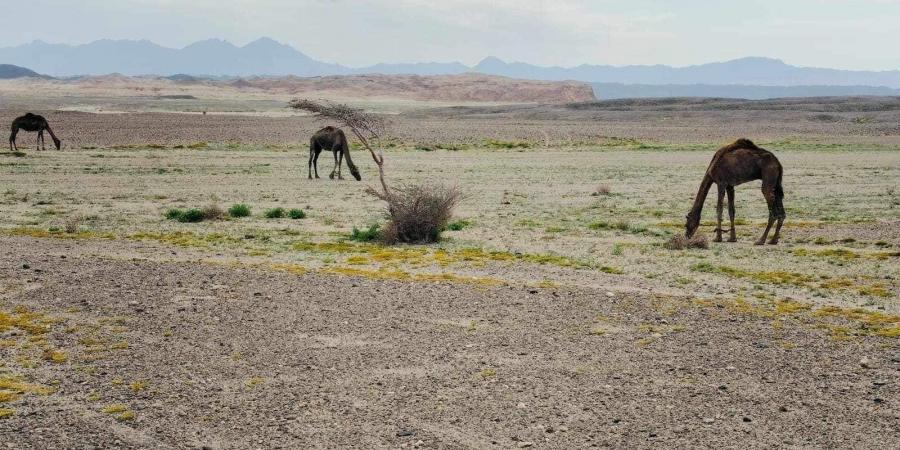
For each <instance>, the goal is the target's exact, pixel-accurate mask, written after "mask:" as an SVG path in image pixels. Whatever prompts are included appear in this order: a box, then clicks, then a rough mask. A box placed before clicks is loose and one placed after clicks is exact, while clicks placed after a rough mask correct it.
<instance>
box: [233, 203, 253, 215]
mask: <svg viewBox="0 0 900 450" xmlns="http://www.w3.org/2000/svg"><path fill="white" fill-rule="evenodd" d="M250 213H251V211H250V207H249V206H247V205H245V204H243V203H235V204H233V205H231V208H228V215H229V216H231V217H235V218H238V217H249V216H250Z"/></svg>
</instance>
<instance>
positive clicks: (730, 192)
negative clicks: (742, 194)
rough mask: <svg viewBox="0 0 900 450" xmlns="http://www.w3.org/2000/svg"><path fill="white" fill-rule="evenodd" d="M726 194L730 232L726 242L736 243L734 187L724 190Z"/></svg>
mask: <svg viewBox="0 0 900 450" xmlns="http://www.w3.org/2000/svg"><path fill="white" fill-rule="evenodd" d="M725 192H727V193H728V220H729V221H730V222H731V232H730V233H729V235H728V242H737V232H736V230H735V229H734V186H728V187H727V188H725Z"/></svg>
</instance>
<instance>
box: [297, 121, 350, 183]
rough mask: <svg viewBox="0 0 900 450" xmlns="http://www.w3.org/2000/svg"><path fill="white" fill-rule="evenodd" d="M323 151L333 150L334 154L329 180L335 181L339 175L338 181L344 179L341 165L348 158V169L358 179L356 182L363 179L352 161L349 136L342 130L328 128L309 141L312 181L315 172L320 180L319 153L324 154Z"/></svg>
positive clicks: (310, 175)
mask: <svg viewBox="0 0 900 450" xmlns="http://www.w3.org/2000/svg"><path fill="white" fill-rule="evenodd" d="M322 150H331V151H332V153H334V170H332V171H331V175H329V176H328V178H331V179H334V175H335V174H337V178H338V180H343V179H344V178H343V177H342V176H341V163H342V162H343V160H344V158H347V167H349V168H350V173H351V174H353V178H356V181H359V180H361V179H362V177H360V176H359V170H358V169H357V168H356V166H355V165H354V164H353V160H352V159H350V146H349V145H348V144H347V136H345V135H344V132H343V131H342V130H341V129H340V128H335V127H331V126H328V127H325V128H322V129H321V130H319V131H316V134H314V135H313V136H312V138H310V139H309V179H310V180H311V179H312V177H313V171H314V170H315V173H316V178H319V153H322Z"/></svg>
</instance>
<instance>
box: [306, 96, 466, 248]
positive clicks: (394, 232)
mask: <svg viewBox="0 0 900 450" xmlns="http://www.w3.org/2000/svg"><path fill="white" fill-rule="evenodd" d="M289 105H290V107H291V108H294V109H297V110H302V111H308V112H311V113H313V114H316V115H317V116H319V117H321V118H324V119H330V120H334V121H336V122H339V123H341V124H342V125H343V126H345V127H346V128H349V129H350V131H351V132H352V133H353V135H354V136H356V138H357V139H359V141H360V143H362V145H363V146H364V147H365V148H366V150H368V151H369V153H370V154H371V155H372V159H373V160H374V161H375V164H376V165H378V176H379V179H380V181H381V189H382V191H381V192H378V191H376V190H374V189H372V188H369V192H371V193H372V194H374V195H375V196H376V197H378V198H380V199H381V200H384V201H385V202H386V203H387V204H388V215H389V216H390V219H391V220H390V221H389V222H388V225H387V227H386V228H385V229H384V230H383V232H382V235H381V236H382V240H384V241H385V242H388V243H394V242H406V243H425V242H435V241H437V240H438V239H439V238H440V233H441V231H442V230H443V229H444V228H445V227H446V225H447V223H448V222H449V220H450V218H451V215H452V211H453V208H454V207H455V206H456V204H457V203H458V202H459V200H460V198H461V197H462V196H461V194H460V192H459V191H458V190H457V189H456V188H446V187H443V186H430V185H416V186H402V187H399V188H391V187H389V186H388V184H387V181H386V180H385V176H384V154H383V153H382V152H381V151H380V150H379V151H378V152H376V151H375V149H373V148H372V142H375V141H377V139H379V138H380V137H381V136H382V135H383V134H384V131H385V126H386V124H385V121H384V120H383V119H382V118H381V117H379V116H377V115H375V114H371V113H367V112H364V111H361V110H358V109H356V108H352V107H350V106H347V105H344V104H340V103H333V102H329V101H327V100H320V101H313V100H307V99H295V100H292V101H291V102H290V104H289Z"/></svg>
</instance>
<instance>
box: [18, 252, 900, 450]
mask: <svg viewBox="0 0 900 450" xmlns="http://www.w3.org/2000/svg"><path fill="white" fill-rule="evenodd" d="M117 245H118V244H117ZM3 248H4V250H3V251H2V253H0V277H2V278H0V283H2V284H3V286H4V289H3V306H2V308H3V310H4V311H3V312H4V313H11V312H12V310H13V309H14V308H16V307H25V308H27V309H28V310H29V311H32V312H35V313H45V314H48V315H50V316H52V317H53V318H54V319H55V320H54V321H53V322H52V324H50V325H48V328H49V331H48V332H47V333H45V334H43V335H42V336H43V339H44V341H45V343H46V345H47V346H48V348H53V349H55V350H58V351H61V352H64V354H65V355H66V360H65V361H63V362H56V363H55V362H52V361H39V362H38V363H37V364H36V367H34V368H33V369H27V370H24V371H25V372H26V373H27V375H26V378H27V380H28V381H29V382H32V383H35V384H40V385H45V384H46V385H47V386H52V388H53V392H52V393H49V394H47V395H39V394H23V399H22V400H21V401H19V402H17V404H16V405H15V406H16V413H15V414H14V415H12V416H11V417H8V418H6V419H4V420H2V421H0V440H2V441H5V442H6V443H7V444H12V446H13V447H14V448H59V447H81V446H84V445H89V446H96V447H107V448H108V447H124V448H171V447H176V448H198V447H203V446H206V447H210V448H254V447H255V448H297V447H306V448H337V447H340V448H378V447H393V448H397V447H420V448H435V447H437V448H511V447H512V448H515V447H527V446H533V447H534V448H579V447H620V448H621V447H631V448H650V447H698V446H701V447H714V446H715V447H720V446H732V445H738V446H750V447H807V448H812V447H818V448H821V447H848V446H852V447H854V448H891V447H896V446H897V445H900V440H898V438H897V436H898V429H897V423H898V420H900V417H898V409H897V405H896V404H895V403H896V401H897V398H898V390H897V389H898V384H897V370H898V365H900V354H898V353H897V350H896V347H892V346H886V345H885V343H886V342H885V341H883V340H880V339H865V340H859V341H854V342H850V343H841V342H835V341H832V340H829V339H828V338H827V337H826V336H824V334H823V331H822V330H819V329H816V328H814V327H811V326H808V325H807V324H805V323H804V320H803V319H802V318H801V317H796V316H792V315H789V316H785V317H783V318H780V319H776V321H777V322H779V324H780V325H779V326H778V327H773V320H772V319H771V318H767V317H759V316H755V315H754V314H736V313H734V311H731V310H730V309H729V308H728V307H727V306H719V307H717V306H704V305H697V304H695V303H692V299H690V298H679V297H667V296H635V295H630V294H627V293H619V292H615V291H609V292H606V291H604V290H591V289H568V288H558V289H543V290H528V289H523V288H516V287H496V288H485V287H466V286H456V285H448V284H435V283H408V282H392V281H383V280H382V281H376V280H368V279H365V278H352V277H351V278H345V277H338V276H325V275H312V274H309V275H300V276H298V275H293V274H279V273H272V272H267V271H260V270H253V269H244V268H229V267H223V266H220V265H215V264H197V263H190V264H188V263H160V262H151V261H145V260H128V259H115V258H102V257H101V258H98V257H95V256H92V255H90V254H86V253H83V252H82V251H81V248H80V246H78V245H74V246H73V245H67V244H66V243H64V242H63V241H57V240H50V241H47V240H34V239H30V238H14V239H10V238H4V239H3ZM123 253H125V254H127V253H128V252H127V251H124V252H123ZM26 265H27V268H25V267H26ZM19 311H21V309H20V310H19ZM15 331H18V335H17V334H16V333H15ZM4 334H5V338H6V339H12V340H24V339H25V337H27V336H29V334H28V332H27V331H23V330H21V329H16V328H14V329H13V333H11V332H10V331H5V332H4ZM23 335H24V336H23ZM123 343H124V344H123ZM3 351H4V353H6V352H10V351H12V352H15V353H18V354H25V355H28V354H29V350H28V349H22V348H21V347H19V348H16V349H15V350H9V349H4V350H3ZM4 359H5V358H4ZM118 405H121V408H115V407H114V406H118ZM119 409H124V412H122V411H119ZM104 410H106V411H115V412H104ZM129 412H130V413H133V417H132V416H131V414H127V415H125V416H124V417H123V414H126V413H129Z"/></svg>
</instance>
